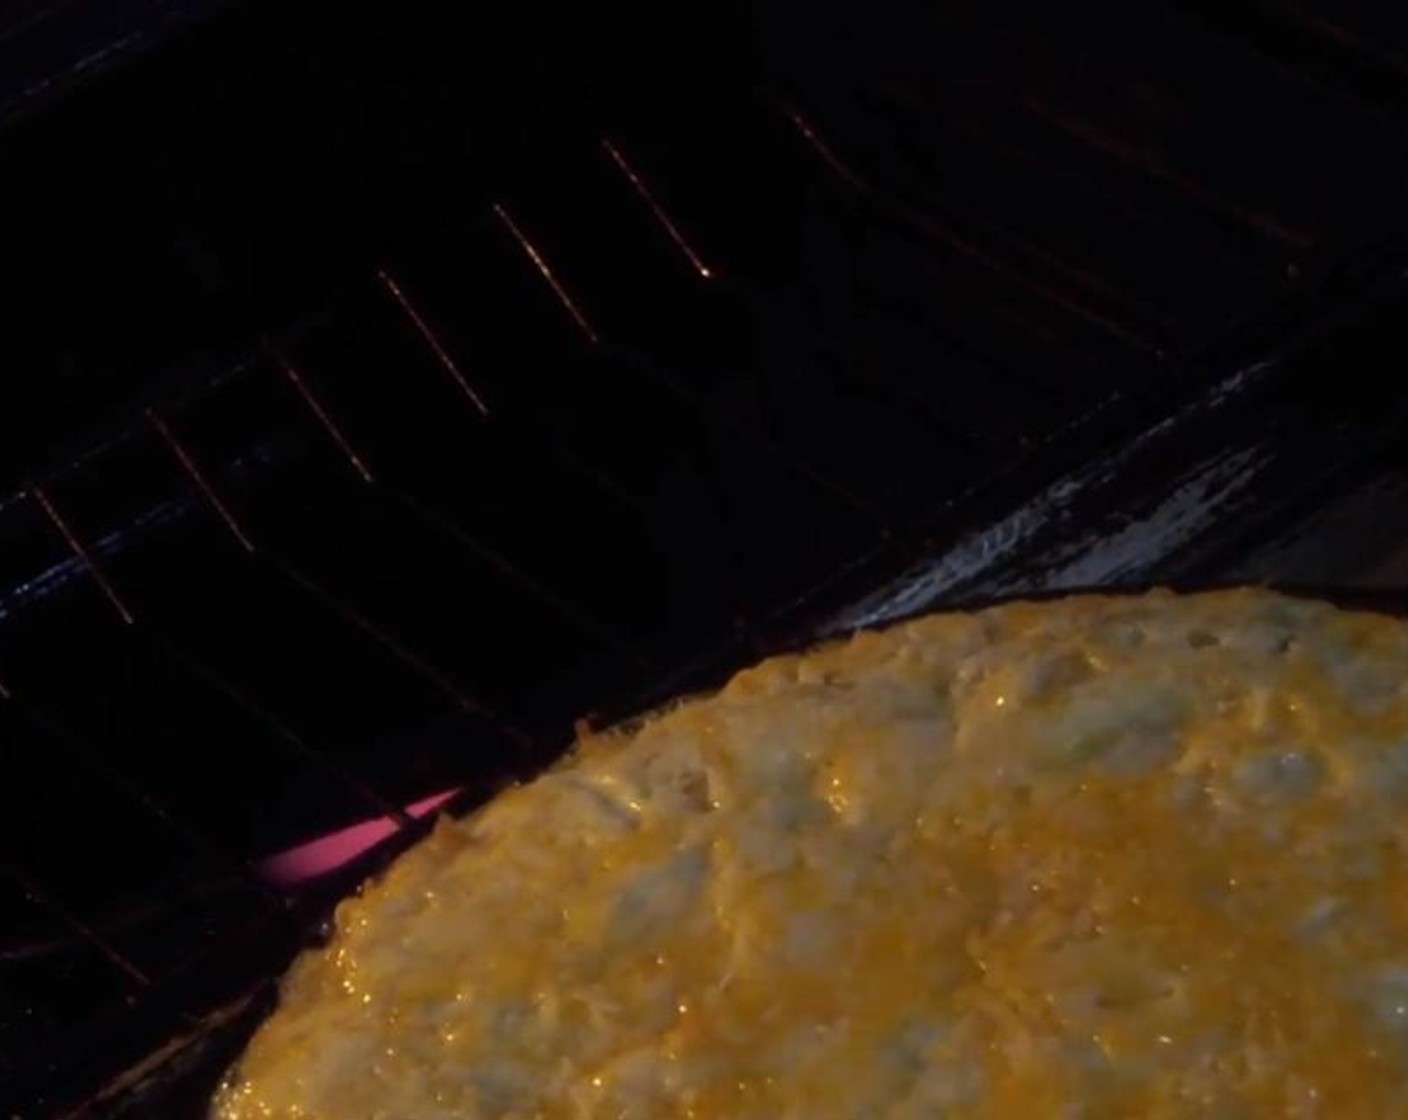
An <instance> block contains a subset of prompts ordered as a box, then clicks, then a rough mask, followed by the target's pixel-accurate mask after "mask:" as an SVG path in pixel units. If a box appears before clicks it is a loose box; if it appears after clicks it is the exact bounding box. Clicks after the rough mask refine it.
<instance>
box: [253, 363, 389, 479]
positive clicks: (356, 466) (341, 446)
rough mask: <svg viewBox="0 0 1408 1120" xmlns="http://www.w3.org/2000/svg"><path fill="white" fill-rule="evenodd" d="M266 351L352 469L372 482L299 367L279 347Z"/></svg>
mask: <svg viewBox="0 0 1408 1120" xmlns="http://www.w3.org/2000/svg"><path fill="white" fill-rule="evenodd" d="M265 349H266V351H267V352H268V354H269V356H270V357H271V358H272V359H273V360H274V364H275V365H277V366H278V367H279V372H280V373H282V374H283V375H284V378H285V379H286V380H287V381H288V383H289V384H290V385H292V386H293V390H294V392H296V393H297V394H298V395H299V397H301V398H302V400H303V403H304V404H306V405H307V406H308V411H309V412H311V413H312V414H313V416H314V417H315V418H316V419H317V421H318V423H319V424H321V425H322V427H323V431H325V432H327V434H328V438H329V439H331V440H332V441H333V443H335V444H336V445H337V449H338V450H339V451H341V452H342V453H343V455H345V456H346V457H347V461H348V462H349V463H351V464H352V469H353V470H355V471H356V472H357V473H358V474H359V475H361V476H362V481H363V482H371V481H372V472H371V470H370V469H369V468H368V467H367V464H366V463H365V462H364V461H363V459H362V457H361V456H360V455H358V454H357V449H356V448H354V447H353V446H352V443H351V441H350V440H348V438H347V436H346V435H345V434H344V433H343V431H342V427H341V425H339V424H338V422H337V421H336V420H334V419H333V416H332V413H330V412H329V411H328V410H327V408H326V407H325V406H324V404H323V402H322V401H320V400H319V399H318V397H317V395H316V394H315V393H314V392H313V390H312V389H311V388H309V386H308V382H307V381H306V380H304V377H303V374H301V373H299V371H298V367H297V366H295V365H294V364H293V362H292V361H290V360H289V358H288V356H287V355H286V354H284V352H283V351H282V350H280V349H278V348H277V347H275V346H267V345H266V347H265Z"/></svg>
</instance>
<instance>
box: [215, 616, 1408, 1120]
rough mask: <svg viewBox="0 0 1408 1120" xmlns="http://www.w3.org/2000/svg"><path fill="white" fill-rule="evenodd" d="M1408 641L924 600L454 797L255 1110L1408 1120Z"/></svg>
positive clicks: (387, 1118)
mask: <svg viewBox="0 0 1408 1120" xmlns="http://www.w3.org/2000/svg"><path fill="white" fill-rule="evenodd" d="M1405 845H1408V628H1406V627H1405V626H1404V625H1403V624H1402V623H1400V622H1398V621H1396V620H1392V619H1388V618H1384V617H1379V616H1374V615H1368V614H1356V613H1349V612H1345V611H1340V610H1337V609H1335V608H1333V607H1330V606H1327V605H1324V604H1318V603H1313V602H1306V601H1300V600H1295V599H1289V598H1285V597H1281V596H1278V595H1274V594H1271V593H1267V592H1259V591H1236V592H1221V593H1213V594H1205V595H1196V596H1185V597H1178V596H1174V595H1169V594H1154V595H1149V596H1143V597H1075V598H1069V599H1065V600H1061V601H1055V602H1049V603H1042V604H1013V605H1007V606H1002V607H998V608H994V609H991V610H987V611H982V612H979V613H974V614H948V615H936V616H932V617H928V618H922V619H919V620H917V621H914V622H909V623H905V624H902V625H899V626H895V627H893V628H891V629H888V630H885V631H881V632H876V633H864V634H859V635H857V636H856V637H854V638H853V639H850V640H847V641H843V642H839V643H836V644H833V645H829V646H826V647H825V648H822V649H819V650H816V651H813V652H810V653H806V654H802V655H798V656H788V657H780V658H776V659H774V660H770V661H768V662H765V663H764V664H762V665H760V666H758V667H757V668H754V669H750V670H748V671H747V672H744V673H741V674H739V675H738V676H737V677H736V678H734V680H733V681H732V682H730V683H729V685H728V686H727V687H726V688H724V689H723V690H722V691H721V692H720V693H719V694H718V695H716V696H714V697H711V698H708V699H703V700H692V701H688V702H686V703H683V704H681V705H680V706H679V707H677V708H675V709H674V710H673V711H671V712H669V713H668V714H665V715H662V716H660V717H658V718H655V719H652V720H651V721H649V722H647V723H646V724H645V725H644V726H643V727H640V728H638V729H635V730H632V731H628V732H622V733H619V734H611V735H606V736H602V737H598V738H594V739H591V740H590V741H587V742H584V743H582V744H581V745H580V748H579V749H578V750H577V751H576V752H575V753H574V755H573V756H572V757H571V758H570V759H569V760H568V761H567V762H566V763H565V764H563V765H561V766H559V767H558V768H556V769H555V770H553V771H552V772H550V773H549V774H547V775H545V776H544V777H542V778H540V779H538V780H537V781H534V782H532V783H530V784H528V785H525V786H522V787H520V788H517V789H514V790H512V791H510V792H508V793H506V794H504V795H503V796H501V797H499V798H498V799H496V800H495V801H494V802H493V803H491V804H490V805H489V806H488V807H487V808H486V809H485V810H483V811H482V812H480V813H478V814H476V815H474V816H472V817H469V818H467V819H464V820H457V821H446V822H443V823H442V824H441V825H440V827H439V828H438V829H437V831H436V832H435V833H434V835H433V836H431V837H430V838H429V839H428V840H427V841H426V842H424V843H423V844H422V845H420V846H419V847H418V848H416V849H414V850H413V851H411V852H410V853H408V854H407V855H406V856H404V857H403V858H402V859H401V860H400V861H399V862H398V863H396V864H395V865H394V866H393V867H392V869H391V870H390V872H389V873H388V874H387V875H386V876H385V877H384V878H382V879H381V880H380V881H378V882H376V883H374V884H372V885H371V886H369V887H368V888H366V890H365V891H363V893H362V894H361V896H360V897H358V898H355V899H352V900H350V901H348V902H346V903H344V904H343V905H342V906H341V907H340V908H339V910H338V914H337V930H336V934H335V936H334V937H333V938H332V940H331V943H330V944H329V945H328V947H327V948H325V949H320V950H318V951H316V952H311V953H308V954H306V955H305V956H304V957H303V958H302V959H301V960H299V962H298V963H297V965H296V966H295V967H294V968H293V970H292V971H291V972H290V974H289V976H288V977H287V979H286V981H285V983H284V985H283V989H282V1000H281V1005H280V1007H279V1009H278V1010H277V1012H276V1013H275V1014H274V1015H273V1016H272V1017H271V1018H270V1019H269V1021H268V1022H267V1023H266V1024H265V1025H264V1026H263V1028H262V1029H261V1030H260V1031H259V1033H258V1034H257V1036H256V1037H255V1038H254V1040H253V1042H252V1043H251V1045H250V1047H249V1049H248V1052H247V1053H246V1055H245V1056H244V1058H243V1060H242V1062H241V1064H240V1067H239V1069H238V1070H237V1071H236V1072H235V1073H234V1074H232V1075H231V1077H230V1079H229V1080H228V1082H227V1084H226V1085H225V1087H224V1088H223V1089H222V1091H221V1094H220V1096H219V1098H218V1101H217V1103H216V1105H215V1115H216V1116H217V1117H219V1118H220V1120H253V1118H255V1117H261V1118H263V1117H274V1118H289V1120H291V1118H294V1117H298V1118H302V1120H372V1118H382V1120H449V1118H451V1117H454V1118H473V1120H479V1118H489V1117H494V1118H503V1120H508V1118H513V1120H529V1118H535V1120H569V1118H571V1120H578V1118H612V1120H616V1118H627V1120H646V1118H653V1117H695V1118H697V1120H722V1118H729V1120H742V1118H758V1120H763V1118H766V1120H789V1118H796V1120H804V1118H805V1120H820V1118H827V1117H847V1118H855V1120H861V1118H864V1120H875V1118H892V1120H902V1118H905V1120H907V1118H913V1120H919V1118H925V1120H930V1118H937V1117H952V1118H959V1117H962V1118H969V1117H973V1118H977V1117H981V1118H1013V1117H1060V1118H1084V1120H1094V1118H1098V1117H1134V1116H1137V1117H1150V1118H1171V1117H1216V1118H1227V1120H1230V1118H1242V1117H1246V1118H1251V1117H1326V1118H1346V1117H1366V1118H1369V1117H1372V1118H1376V1120H1378V1118H1383V1117H1390V1116H1408V875H1405V858H1408V856H1406V855H1405V851H1406V850H1408V849H1405Z"/></svg>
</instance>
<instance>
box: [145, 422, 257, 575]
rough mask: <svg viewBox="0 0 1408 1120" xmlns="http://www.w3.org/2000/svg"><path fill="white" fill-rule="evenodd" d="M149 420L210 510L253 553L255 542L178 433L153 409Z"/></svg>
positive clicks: (241, 544)
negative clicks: (177, 436) (217, 491)
mask: <svg viewBox="0 0 1408 1120" xmlns="http://www.w3.org/2000/svg"><path fill="white" fill-rule="evenodd" d="M147 419H148V420H149V421H151V425H152V427H153V428H154V429H155V430H156V433H157V435H159V436H161V438H162V441H163V442H164V443H165V444H166V446H167V447H169V448H170V449H171V454H172V455H174V456H175V457H176V461H177V462H178V463H180V464H181V469H182V470H183V471H185V472H186V475H187V476H188V477H189V478H190V480H191V481H192V482H193V483H195V486H196V489H197V490H199V491H200V493H201V497H203V498H204V499H205V500H206V501H207V502H208V503H209V504H210V508H211V509H213V510H214V511H215V512H216V514H218V515H219V517H220V520H221V521H223V522H224V523H225V526H226V528H228V529H229V530H230V532H231V533H232V534H234V537H235V540H237V541H239V542H240V546H241V547H242V548H243V549H244V550H245V551H246V552H253V551H254V542H253V541H251V540H250V539H249V534H248V533H246V532H245V531H244V527H243V526H242V525H241V524H240V522H239V519H238V518H237V517H236V516H235V515H234V512H233V511H232V510H231V509H230V507H229V506H228V505H226V504H225V501H224V499H222V498H221V497H220V495H219V494H217V493H216V492H215V487H213V486H211V485H210V480H209V479H207V478H206V477H205V472H204V471H202V470H201V469H200V466H199V465H198V464H197V463H196V461H195V459H194V458H192V457H191V453H190V452H189V451H187V450H186V447H185V445H184V444H182V442H181V441H180V440H179V439H177V438H176V433H175V432H173V431H172V430H171V426H170V425H169V424H167V422H166V421H165V420H164V419H162V417H161V414H160V413H159V412H157V411H156V410H155V409H153V408H149V409H147Z"/></svg>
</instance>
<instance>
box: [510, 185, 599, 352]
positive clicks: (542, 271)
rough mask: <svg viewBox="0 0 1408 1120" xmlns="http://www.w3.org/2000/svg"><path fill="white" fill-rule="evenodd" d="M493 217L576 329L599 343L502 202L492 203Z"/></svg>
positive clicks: (541, 256)
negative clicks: (531, 265) (511, 239)
mask: <svg viewBox="0 0 1408 1120" xmlns="http://www.w3.org/2000/svg"><path fill="white" fill-rule="evenodd" d="M494 217H496V218H498V220H499V223H500V224H501V225H502V226H503V227H504V229H506V230H508V232H509V235H510V236H511V237H512V238H513V239H514V241H516V242H517V243H518V247H519V248H520V249H522V250H523V252H524V253H526V254H527V256H528V259H529V260H530V261H532V262H533V267H534V268H536V269H537V270H538V275H539V276H541V277H542V278H543V279H544V280H545V281H547V285H548V287H549V288H551V289H552V293H553V295H555V296H556V297H557V302H558V303H560V304H562V306H563V309H564V310H565V311H566V312H567V314H568V315H569V316H571V318H572V322H573V323H575V324H576V326H577V329H578V330H579V331H581V332H582V336H583V337H584V338H585V339H586V340H587V341H588V342H590V343H591V344H592V345H593V346H596V345H597V344H598V343H600V342H601V336H600V335H598V334H597V333H596V328H595V327H593V326H592V324H591V320H590V319H588V318H587V316H586V315H585V313H583V311H582V309H581V308H580V307H579V306H578V305H577V302H576V300H574V299H573V298H572V295H571V293H569V292H568V291H567V289H566V288H565V287H563V285H562V281H561V280H559V279H558V278H557V274H556V273H555V272H554V271H553V270H552V266H551V265H549V264H548V262H547V258H546V257H544V256H543V254H542V252H541V251H540V250H539V249H538V247H537V246H536V245H535V244H533V242H532V241H531V240H530V239H529V238H528V235H527V234H525V233H524V232H523V230H522V228H521V227H520V226H519V224H518V222H517V221H516V220H515V219H514V217H513V215H512V214H510V213H509V212H508V210H507V209H506V208H505V207H504V205H503V203H501V202H496V203H494Z"/></svg>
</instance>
